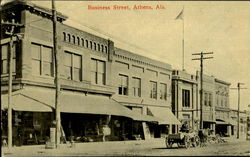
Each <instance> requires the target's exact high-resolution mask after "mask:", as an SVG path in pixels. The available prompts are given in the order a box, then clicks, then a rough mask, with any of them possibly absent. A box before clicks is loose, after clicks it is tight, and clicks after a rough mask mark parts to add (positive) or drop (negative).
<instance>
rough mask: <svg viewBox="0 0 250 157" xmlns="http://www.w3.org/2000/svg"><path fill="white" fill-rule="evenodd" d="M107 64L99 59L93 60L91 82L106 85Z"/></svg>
mask: <svg viewBox="0 0 250 157" xmlns="http://www.w3.org/2000/svg"><path fill="white" fill-rule="evenodd" d="M105 69H106V67H105V62H104V61H101V60H97V59H93V58H92V59H91V82H92V83H95V84H101V85H105V83H106V78H105V77H106V70H105Z"/></svg>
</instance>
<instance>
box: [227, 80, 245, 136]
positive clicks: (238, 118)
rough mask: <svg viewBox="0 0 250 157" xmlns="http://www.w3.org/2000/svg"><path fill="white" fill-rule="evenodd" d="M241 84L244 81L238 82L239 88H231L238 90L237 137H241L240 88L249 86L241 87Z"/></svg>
mask: <svg viewBox="0 0 250 157" xmlns="http://www.w3.org/2000/svg"><path fill="white" fill-rule="evenodd" d="M241 85H244V83H240V82H238V84H237V88H230V89H237V90H238V114H237V138H240V90H241V89H247V88H241V87H240V86H241Z"/></svg>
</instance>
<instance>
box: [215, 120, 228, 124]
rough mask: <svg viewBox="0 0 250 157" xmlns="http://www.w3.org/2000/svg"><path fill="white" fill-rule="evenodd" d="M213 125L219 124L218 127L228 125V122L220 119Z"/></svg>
mask: <svg viewBox="0 0 250 157" xmlns="http://www.w3.org/2000/svg"><path fill="white" fill-rule="evenodd" d="M215 124H220V125H228V122H226V121H225V120H222V119H216V120H215Z"/></svg>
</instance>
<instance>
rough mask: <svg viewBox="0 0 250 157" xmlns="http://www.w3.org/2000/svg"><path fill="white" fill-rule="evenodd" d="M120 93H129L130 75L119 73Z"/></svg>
mask: <svg viewBox="0 0 250 157" xmlns="http://www.w3.org/2000/svg"><path fill="white" fill-rule="evenodd" d="M118 93H119V95H128V76H125V75H121V74H119V87H118Z"/></svg>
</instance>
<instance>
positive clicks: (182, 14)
mask: <svg viewBox="0 0 250 157" xmlns="http://www.w3.org/2000/svg"><path fill="white" fill-rule="evenodd" d="M183 10H184V9H182V10H181V12H180V13H179V14H178V16H176V18H175V19H176V20H183V18H184V13H183Z"/></svg>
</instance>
